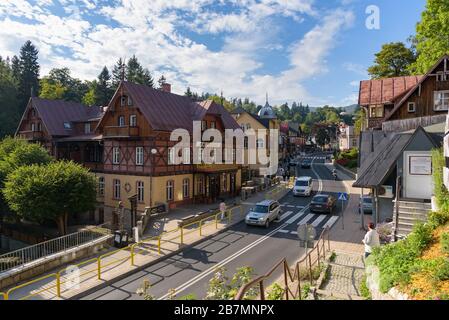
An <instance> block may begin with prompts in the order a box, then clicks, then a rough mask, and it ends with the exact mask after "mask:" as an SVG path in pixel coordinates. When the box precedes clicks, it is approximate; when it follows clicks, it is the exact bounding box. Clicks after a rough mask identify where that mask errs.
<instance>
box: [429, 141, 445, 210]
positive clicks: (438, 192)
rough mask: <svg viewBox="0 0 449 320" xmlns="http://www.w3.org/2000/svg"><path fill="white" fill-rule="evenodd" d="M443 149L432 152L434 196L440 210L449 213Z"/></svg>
mask: <svg viewBox="0 0 449 320" xmlns="http://www.w3.org/2000/svg"><path fill="white" fill-rule="evenodd" d="M445 161H446V160H445V158H444V153H443V148H440V149H433V150H432V167H433V173H432V178H433V183H434V194H435V197H436V199H437V204H438V207H439V208H440V210H442V211H444V212H448V211H449V192H448V190H447V188H446V186H445V185H444V182H443V168H444V166H445Z"/></svg>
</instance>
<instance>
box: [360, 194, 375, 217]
mask: <svg viewBox="0 0 449 320" xmlns="http://www.w3.org/2000/svg"><path fill="white" fill-rule="evenodd" d="M362 206H363V213H368V214H372V213H373V198H371V196H370V195H364V196H361V197H360V201H359V213H360V214H361V213H362Z"/></svg>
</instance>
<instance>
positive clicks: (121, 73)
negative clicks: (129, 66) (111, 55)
mask: <svg viewBox="0 0 449 320" xmlns="http://www.w3.org/2000/svg"><path fill="white" fill-rule="evenodd" d="M125 69H126V63H125V62H124V61H123V60H122V58H120V59H118V61H117V63H116V64H115V66H114V68H113V69H112V88H113V90H115V89H117V87H118V85H119V84H120V81H122V80H124V78H125V75H126V73H125Z"/></svg>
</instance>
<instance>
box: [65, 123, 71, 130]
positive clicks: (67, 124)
mask: <svg viewBox="0 0 449 320" xmlns="http://www.w3.org/2000/svg"><path fill="white" fill-rule="evenodd" d="M64 129H66V130H70V129H72V124H71V123H70V122H64Z"/></svg>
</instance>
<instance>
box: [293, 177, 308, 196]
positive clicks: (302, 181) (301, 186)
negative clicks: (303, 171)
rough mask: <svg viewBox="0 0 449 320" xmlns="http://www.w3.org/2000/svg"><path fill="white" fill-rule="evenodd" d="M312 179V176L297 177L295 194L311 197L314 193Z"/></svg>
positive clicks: (294, 187) (294, 188)
mask: <svg viewBox="0 0 449 320" xmlns="http://www.w3.org/2000/svg"><path fill="white" fill-rule="evenodd" d="M312 181H313V180H312V178H311V177H299V178H296V180H295V185H294V186H293V196H295V197H296V196H306V197H309V196H310V195H311V194H312Z"/></svg>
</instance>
